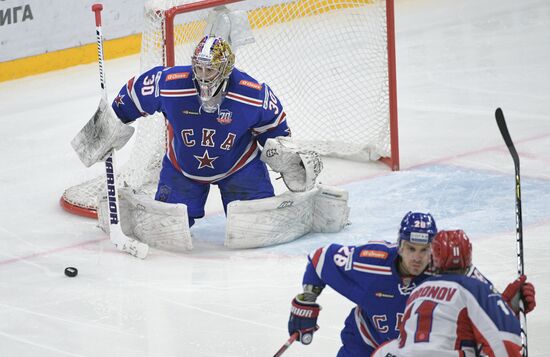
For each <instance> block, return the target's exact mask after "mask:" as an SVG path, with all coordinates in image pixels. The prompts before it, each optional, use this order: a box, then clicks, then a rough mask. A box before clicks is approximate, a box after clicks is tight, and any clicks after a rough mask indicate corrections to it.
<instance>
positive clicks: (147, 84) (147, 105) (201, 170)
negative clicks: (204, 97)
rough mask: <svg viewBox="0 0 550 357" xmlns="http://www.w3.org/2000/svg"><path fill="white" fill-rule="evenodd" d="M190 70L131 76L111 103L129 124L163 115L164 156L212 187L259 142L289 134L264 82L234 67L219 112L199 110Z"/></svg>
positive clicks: (243, 161)
mask: <svg viewBox="0 0 550 357" xmlns="http://www.w3.org/2000/svg"><path fill="white" fill-rule="evenodd" d="M192 78H193V72H192V69H191V66H178V67H170V68H165V67H155V68H152V69H151V70H149V71H147V72H144V73H143V74H141V75H140V76H138V77H134V78H132V79H130V80H129V81H128V83H127V84H126V85H125V86H124V87H123V88H122V89H121V90H120V92H119V94H118V95H117V97H116V98H115V100H114V101H113V105H112V107H113V109H114V111H115V113H116V115H117V116H118V117H119V118H120V119H121V120H122V121H123V122H124V123H129V122H132V121H134V120H136V119H137V118H139V117H141V116H147V115H150V114H153V113H155V112H162V113H164V116H165V117H166V119H167V123H168V149H167V153H166V154H167V156H168V158H169V159H170V162H171V163H172V165H173V166H174V167H175V168H176V169H177V170H178V171H180V172H181V173H182V174H183V175H185V176H186V177H188V178H190V179H192V180H195V181H198V182H202V183H212V182H216V181H219V180H222V179H224V178H226V177H227V176H229V175H231V174H232V173H234V172H236V171H238V170H239V169H241V168H242V167H244V166H245V165H246V164H247V163H249V162H250V161H252V160H253V159H254V158H255V157H256V156H257V155H258V153H259V148H258V144H260V145H263V144H264V143H265V141H266V140H267V139H268V138H274V137H277V136H288V135H289V134H290V131H289V128H288V126H287V122H286V114H285V112H284V110H283V106H282V104H281V102H280V101H279V99H278V98H277V97H276V96H275V94H274V93H273V92H272V91H271V89H270V88H269V86H267V85H266V84H260V83H258V82H257V81H256V80H255V79H254V78H252V77H250V76H249V75H247V74H246V73H244V72H242V71H240V70H238V69H237V68H235V69H233V72H232V73H231V76H230V78H229V83H228V86H227V94H226V96H225V99H224V100H223V101H222V103H221V105H220V107H219V109H218V111H216V112H214V113H207V112H205V111H203V110H201V108H200V103H199V98H198V93H197V90H196V88H195V85H194V82H193V79H192Z"/></svg>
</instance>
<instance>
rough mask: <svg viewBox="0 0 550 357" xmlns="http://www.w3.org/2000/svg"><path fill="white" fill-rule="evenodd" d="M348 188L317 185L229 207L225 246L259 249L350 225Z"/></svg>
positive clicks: (334, 230)
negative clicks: (310, 188)
mask: <svg viewBox="0 0 550 357" xmlns="http://www.w3.org/2000/svg"><path fill="white" fill-rule="evenodd" d="M347 199H348V194H347V191H345V190H342V189H339V188H336V187H330V186H320V185H319V186H316V187H315V188H314V189H312V190H310V191H306V192H299V193H296V192H290V191H287V192H285V193H283V194H281V195H278V196H275V197H269V198H263V199H259V200H250V201H233V202H231V203H230V204H229V205H228V206H227V228H226V236H225V246H227V247H229V248H257V247H265V246H270V245H275V244H281V243H286V242H290V241H293V240H295V239H297V238H299V237H301V236H303V235H305V234H307V233H309V232H312V231H313V232H339V231H340V230H341V229H342V228H343V227H344V226H345V225H346V224H348V216H349V207H348V206H347Z"/></svg>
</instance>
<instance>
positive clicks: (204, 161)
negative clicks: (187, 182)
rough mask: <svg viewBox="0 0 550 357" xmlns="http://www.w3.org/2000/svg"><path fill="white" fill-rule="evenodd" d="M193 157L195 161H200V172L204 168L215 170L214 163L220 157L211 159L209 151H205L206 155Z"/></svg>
mask: <svg viewBox="0 0 550 357" xmlns="http://www.w3.org/2000/svg"><path fill="white" fill-rule="evenodd" d="M193 156H194V157H195V159H197V160H199V167H198V169H199V170H200V169H202V168H204V167H208V168H211V169H213V168H214V165H213V163H214V161H216V159H217V158H218V157H219V156H214V157H210V156H209V155H208V150H204V154H203V155H202V156H197V155H193Z"/></svg>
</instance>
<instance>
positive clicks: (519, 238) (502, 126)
mask: <svg viewBox="0 0 550 357" xmlns="http://www.w3.org/2000/svg"><path fill="white" fill-rule="evenodd" d="M495 118H496V120H497V125H498V128H499V130H500V134H502V138H503V139H504V142H505V143H506V146H507V147H508V150H509V151H510V155H512V159H513V160H514V169H515V171H516V252H517V262H518V275H519V276H521V275H523V274H524V267H523V223H522V215H521V184H520V174H519V155H518V152H517V151H516V147H515V146H514V143H513V142H512V138H511V137H510V132H508V127H507V126H506V121H505V120H504V113H503V112H502V109H500V108H497V110H496V111H495ZM519 315H520V319H519V320H520V323H521V347H522V349H523V357H527V319H526V316H525V308H524V306H523V300H522V299H519Z"/></svg>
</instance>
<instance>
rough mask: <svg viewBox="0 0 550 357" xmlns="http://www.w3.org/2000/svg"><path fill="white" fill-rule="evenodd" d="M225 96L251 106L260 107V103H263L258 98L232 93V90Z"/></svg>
mask: <svg viewBox="0 0 550 357" xmlns="http://www.w3.org/2000/svg"><path fill="white" fill-rule="evenodd" d="M225 97H226V98H227V99H231V100H234V101H236V102H239V103H243V104H248V105H251V106H253V107H261V106H262V104H263V101H261V100H259V99H256V98H251V97H246V96H244V95H241V94H237V93H234V92H228V93H227V95H226V96H225Z"/></svg>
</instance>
